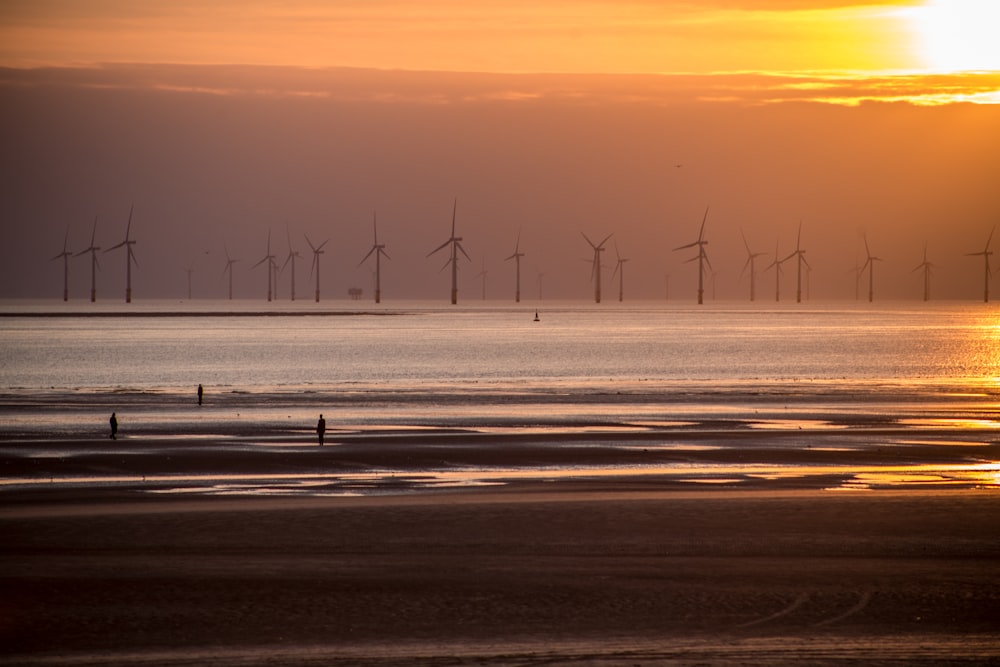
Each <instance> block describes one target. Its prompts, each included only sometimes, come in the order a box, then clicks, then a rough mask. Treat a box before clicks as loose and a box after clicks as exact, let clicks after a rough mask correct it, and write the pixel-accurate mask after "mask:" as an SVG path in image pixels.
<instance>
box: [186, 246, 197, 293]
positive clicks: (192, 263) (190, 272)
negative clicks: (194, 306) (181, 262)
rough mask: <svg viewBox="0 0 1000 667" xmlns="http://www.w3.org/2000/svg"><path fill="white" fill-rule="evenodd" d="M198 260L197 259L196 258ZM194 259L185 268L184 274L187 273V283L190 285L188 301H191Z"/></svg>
mask: <svg viewBox="0 0 1000 667" xmlns="http://www.w3.org/2000/svg"><path fill="white" fill-rule="evenodd" d="M195 259H197V257H196V258H195ZM194 261H195V260H194V259H192V260H191V261H190V262H188V263H187V265H186V266H185V267H184V272H185V273H187V283H188V301H190V300H191V274H192V273H194Z"/></svg>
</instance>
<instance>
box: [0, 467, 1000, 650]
mask: <svg viewBox="0 0 1000 667" xmlns="http://www.w3.org/2000/svg"><path fill="white" fill-rule="evenodd" d="M0 534H2V535H3V539H2V545H3V546H2V547H0V562H2V566H0V572H2V575H0V579H2V590H3V595H2V600H3V603H2V609H0V644H2V645H3V646H4V650H3V655H2V657H0V664H42V665H45V664H59V665H65V664H70V665H75V664H99V665H126V664H175V665H178V664H205V663H208V662H212V663H216V664H224V665H259V664H268V665H293V664H344V665H348V664H352V665H353V664H369V665H397V664H398V665H404V664H406V665H410V664H416V665H445V664H447V665H525V664H528V665H530V664H546V665H562V664H587V665H625V664H628V665H639V664H641V665H694V664H726V665H728V664H750V665H765V664H803V663H806V664H829V665H833V664H837V665H841V664H866V665H867V664H875V665H878V664H884V665H890V664H892V665H897V664H921V665H930V664H942V665H944V664H955V663H956V662H958V661H961V664H984V665H985V664H995V663H996V660H998V659H1000V635H997V633H996V628H997V625H996V623H997V621H996V619H997V618H1000V538H998V537H997V536H998V535H1000V494H998V493H997V492H996V491H994V490H985V489H978V490H977V489H971V490H968V489H966V490H957V489H951V490H946V491H940V490H903V491H877V492H830V491H821V490H805V489H799V490H781V489H771V490H759V491H741V490H719V489H709V488H704V489H702V488H699V489H694V490H690V491H659V490H655V489H651V488H650V487H649V485H648V484H642V485H638V486H633V485H631V484H629V483H627V482H626V483H617V484H615V485H614V486H613V487H609V486H607V485H600V484H594V483H592V482H587V481H582V480H577V481H574V482H557V483H548V484H537V483H523V484H515V485H508V486H504V487H489V488H482V489H475V490H468V491H459V492H456V491H449V492H433V493H416V494H402V495H382V496H369V497H345V498H237V499H227V498H217V497H197V498H193V499H192V498H187V499H179V498H177V497H175V496H169V497H163V496H151V495H149V494H145V495H142V496H141V497H133V496H132V495H131V494H130V492H125V491H122V490H121V489H117V490H108V489H104V490H96V491H88V492H84V493H78V494H76V497H72V496H71V495H67V494H65V493H63V494H59V495H57V496H53V497H49V498H46V497H44V496H42V495H35V496H33V497H32V498H31V499H29V500H26V499H23V498H22V502H12V503H6V504H5V505H4V506H3V507H2V508H0Z"/></svg>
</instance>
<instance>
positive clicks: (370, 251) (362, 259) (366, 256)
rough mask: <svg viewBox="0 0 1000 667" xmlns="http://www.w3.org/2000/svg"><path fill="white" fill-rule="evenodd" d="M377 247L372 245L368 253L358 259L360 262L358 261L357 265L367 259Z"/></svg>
mask: <svg viewBox="0 0 1000 667" xmlns="http://www.w3.org/2000/svg"><path fill="white" fill-rule="evenodd" d="M377 249H378V247H377V246H372V249H371V250H369V251H368V254H367V255H365V256H364V257H362V258H361V261H360V262H358V266H361V265H362V264H364V263H365V260H367V259H368V258H369V257H371V256H372V253H373V252H375V251H376V250H377Z"/></svg>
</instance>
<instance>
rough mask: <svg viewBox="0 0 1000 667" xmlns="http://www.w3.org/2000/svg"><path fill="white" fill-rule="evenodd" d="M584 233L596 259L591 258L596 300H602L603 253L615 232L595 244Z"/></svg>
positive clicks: (598, 301) (597, 301)
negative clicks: (605, 245)
mask: <svg viewBox="0 0 1000 667" xmlns="http://www.w3.org/2000/svg"><path fill="white" fill-rule="evenodd" d="M580 233H581V234H583V238H584V239H586V241H587V243H589V244H590V247H591V248H593V250H594V259H592V260H591V264H590V279H591V280H593V281H594V302H595V303H600V302H601V253H602V252H604V244H605V243H607V242H608V239H610V238H611V237H612V236H613V234H608V235H607V236H605V237H604V240H603V241H601V242H600V243H597V244H595V243H594V242H593V241H591V240H590V239H589V238H588V237H587V235H586V234H584V233H583V232H580Z"/></svg>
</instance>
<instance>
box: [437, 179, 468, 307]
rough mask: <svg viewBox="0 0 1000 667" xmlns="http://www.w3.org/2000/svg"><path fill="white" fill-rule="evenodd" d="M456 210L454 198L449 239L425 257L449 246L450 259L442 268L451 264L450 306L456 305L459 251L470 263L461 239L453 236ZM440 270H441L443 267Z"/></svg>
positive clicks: (456, 200) (456, 204)
mask: <svg viewBox="0 0 1000 667" xmlns="http://www.w3.org/2000/svg"><path fill="white" fill-rule="evenodd" d="M457 210H458V199H457V198H456V199H455V204H454V206H452V209H451V238H449V239H448V240H447V241H445V242H444V243H442V244H441V245H439V246H438V247H437V248H434V250H431V251H430V252H429V253H427V256H428V257H430V256H431V255H433V254H434V253H436V252H437V251H439V250H442V249H443V248H445V247H446V246H449V245H450V246H451V257H450V258H449V259H448V261H447V262H446V263H445V265H444V266H448V264H451V303H452V305H454V304H456V303H458V251H459V250H461V251H462V254H463V255H465V258H466V259H467V260H469V261H470V262H471V261H472V258H471V257H469V253H467V252H465V248H463V247H462V237H461V236H455V212H456V211H457ZM441 268H442V269H443V268H444V267H441Z"/></svg>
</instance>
